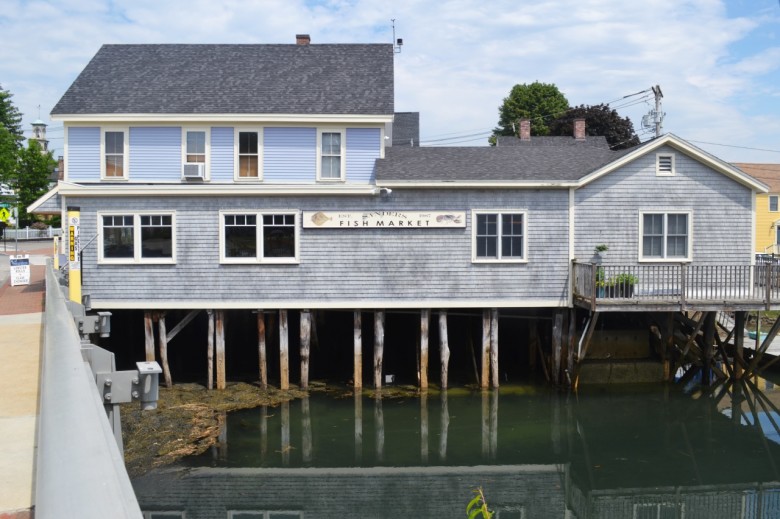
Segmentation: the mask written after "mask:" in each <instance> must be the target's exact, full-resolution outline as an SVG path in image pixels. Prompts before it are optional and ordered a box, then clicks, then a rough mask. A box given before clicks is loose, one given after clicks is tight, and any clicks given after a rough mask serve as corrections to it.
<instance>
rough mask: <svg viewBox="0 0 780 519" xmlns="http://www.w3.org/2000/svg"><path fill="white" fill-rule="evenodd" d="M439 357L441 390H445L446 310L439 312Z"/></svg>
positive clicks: (446, 371)
mask: <svg viewBox="0 0 780 519" xmlns="http://www.w3.org/2000/svg"><path fill="white" fill-rule="evenodd" d="M439 356H440V357H441V389H442V391H445V390H446V389H447V383H448V381H447V379H448V373H449V365H450V344H449V339H448V338H447V310H440V311H439Z"/></svg>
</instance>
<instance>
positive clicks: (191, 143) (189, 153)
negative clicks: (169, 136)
mask: <svg viewBox="0 0 780 519" xmlns="http://www.w3.org/2000/svg"><path fill="white" fill-rule="evenodd" d="M182 138H183V141H184V149H183V151H182V155H183V156H182V159H183V166H182V173H183V177H184V178H188V179H193V178H194V179H201V180H206V179H207V174H206V159H207V157H208V146H209V143H208V140H209V139H208V132H207V131H206V129H193V128H185V129H184V130H183V135H182Z"/></svg>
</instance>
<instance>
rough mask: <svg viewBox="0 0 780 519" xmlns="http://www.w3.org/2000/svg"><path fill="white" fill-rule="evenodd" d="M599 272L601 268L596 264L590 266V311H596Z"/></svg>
mask: <svg viewBox="0 0 780 519" xmlns="http://www.w3.org/2000/svg"><path fill="white" fill-rule="evenodd" d="M598 271H599V267H598V266H597V265H596V264H595V263H591V264H590V279H591V283H590V294H591V296H590V311H591V312H595V311H596V294H597V293H598Z"/></svg>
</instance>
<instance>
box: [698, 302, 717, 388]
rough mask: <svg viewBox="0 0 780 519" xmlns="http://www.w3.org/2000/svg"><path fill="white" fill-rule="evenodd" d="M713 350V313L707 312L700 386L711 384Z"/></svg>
mask: <svg viewBox="0 0 780 519" xmlns="http://www.w3.org/2000/svg"><path fill="white" fill-rule="evenodd" d="M714 348H715V312H707V315H706V317H705V322H704V359H703V360H704V366H702V375H701V376H702V384H705V385H707V386H709V385H710V383H711V382H712V358H713V354H714Z"/></svg>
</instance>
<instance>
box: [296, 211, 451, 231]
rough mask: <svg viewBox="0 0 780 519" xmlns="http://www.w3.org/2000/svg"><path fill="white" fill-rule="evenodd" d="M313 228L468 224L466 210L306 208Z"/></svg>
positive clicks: (307, 223)
mask: <svg viewBox="0 0 780 519" xmlns="http://www.w3.org/2000/svg"><path fill="white" fill-rule="evenodd" d="M303 227H304V228H311V229H359V228H365V229H401V228H403V229H432V228H442V227H455V228H457V227H461V228H465V227H466V213H465V211H362V212H361V211H304V212H303Z"/></svg>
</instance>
